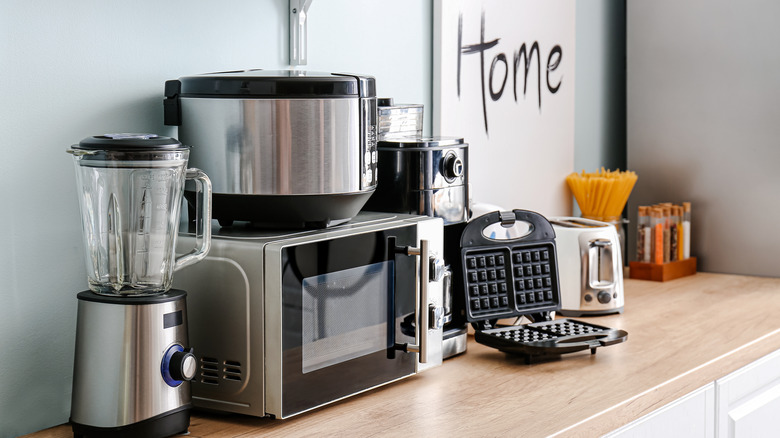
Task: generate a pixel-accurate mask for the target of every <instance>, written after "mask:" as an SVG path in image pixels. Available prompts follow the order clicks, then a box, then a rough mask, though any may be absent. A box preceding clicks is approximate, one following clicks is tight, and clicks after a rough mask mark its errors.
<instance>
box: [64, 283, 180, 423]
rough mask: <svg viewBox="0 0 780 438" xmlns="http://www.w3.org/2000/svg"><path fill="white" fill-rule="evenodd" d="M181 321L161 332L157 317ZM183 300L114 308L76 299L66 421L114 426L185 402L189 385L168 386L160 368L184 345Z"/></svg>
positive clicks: (159, 321)
mask: <svg viewBox="0 0 780 438" xmlns="http://www.w3.org/2000/svg"><path fill="white" fill-rule="evenodd" d="M177 311H181V312H182V315H183V320H184V323H183V324H181V325H178V326H175V327H171V328H168V329H163V328H162V321H163V315H164V314H167V313H171V312H177ZM186 321H187V310H186V305H185V300H184V299H183V298H182V299H179V300H176V301H169V302H166V303H158V304H146V305H120V304H107V303H97V302H92V301H84V300H79V303H78V321H77V324H76V353H75V363H74V372H73V394H72V402H71V420H72V421H74V422H76V423H80V424H83V425H89V426H95V427H117V426H124V425H128V424H132V423H137V422H139V421H142V420H145V419H148V418H151V417H154V416H155V415H159V414H162V413H165V412H168V411H170V410H172V409H176V408H179V407H181V406H183V405H185V404H187V403H189V402H190V385H189V384H188V383H184V384H182V385H179V386H178V387H175V388H172V387H170V386H168V385H167V384H166V383H165V381H164V380H163V378H162V375H161V371H160V366H161V363H162V358H163V354H164V353H165V352H166V350H167V349H168V348H169V347H170V346H172V345H173V344H180V345H188V339H187V326H186Z"/></svg>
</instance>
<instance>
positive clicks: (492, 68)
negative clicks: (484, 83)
mask: <svg viewBox="0 0 780 438" xmlns="http://www.w3.org/2000/svg"><path fill="white" fill-rule="evenodd" d="M498 62H503V63H504V80H503V81H502V82H501V89H500V90H498V93H495V92H493V72H494V71H495V69H496V63H498ZM507 76H509V64H507V62H506V55H504V54H503V53H499V54H498V56H496V57H495V58H493V63H492V64H491V65H490V78H489V79H488V85H489V86H490V98H491V99H493V102H495V101H497V100H498V99H500V98H501V95H502V94H504V86H505V85H506V78H507Z"/></svg>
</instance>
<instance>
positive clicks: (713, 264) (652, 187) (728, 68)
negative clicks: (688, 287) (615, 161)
mask: <svg viewBox="0 0 780 438" xmlns="http://www.w3.org/2000/svg"><path fill="white" fill-rule="evenodd" d="M778 17H780V3H778V2H773V1H764V0H746V1H740V2H734V1H730V0H715V1H711V0H690V1H685V2H678V1H673V0H662V1H652V2H648V1H633V0H632V1H629V3H628V19H627V21H628V23H627V28H628V53H627V56H628V109H627V114H628V163H629V166H630V167H631V168H632V169H634V170H636V171H637V173H638V174H639V180H638V182H637V186H636V189H635V190H634V195H632V201H631V210H630V211H631V213H632V215H633V216H634V220H632V223H634V224H635V216H636V206H637V205H642V204H649V203H656V202H663V201H671V202H680V201H691V202H692V203H693V219H692V228H693V230H692V232H691V236H692V241H691V253H692V255H694V256H698V258H699V270H701V271H709V272H726V273H741V274H750V275H765V276H779V275H780V238H778V237H777V234H775V233H774V230H775V225H776V222H777V220H776V218H777V217H778V216H780V202H778V193H780V173H778V171H777V168H778V163H780V147H778V139H780V123H778V121H780V52H779V51H778V50H777V43H778V41H780V31H778V28H777V18H778ZM634 229H635V228H634ZM631 234H632V236H631V237H633V234H634V233H631ZM632 253H633V252H632ZM735 292H738V291H735Z"/></svg>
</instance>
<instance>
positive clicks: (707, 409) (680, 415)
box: [605, 383, 715, 438]
mask: <svg viewBox="0 0 780 438" xmlns="http://www.w3.org/2000/svg"><path fill="white" fill-rule="evenodd" d="M605 436H606V437H611V438H636V437H647V438H656V437H664V438H674V437H680V438H692V437H714V436H715V384H714V383H710V384H708V385H705V386H703V387H701V388H699V389H697V390H695V391H693V392H691V393H690V394H688V395H686V396H683V397H681V398H679V399H677V400H675V401H673V402H671V403H669V404H668V405H665V406H663V407H661V408H659V409H657V410H655V411H653V412H651V413H649V414H647V415H645V416H644V417H642V418H640V419H638V420H636V421H633V422H631V423H629V424H627V425H625V426H623V427H621V428H620V429H616V430H614V431H612V432H610V433H608V434H607V435H605Z"/></svg>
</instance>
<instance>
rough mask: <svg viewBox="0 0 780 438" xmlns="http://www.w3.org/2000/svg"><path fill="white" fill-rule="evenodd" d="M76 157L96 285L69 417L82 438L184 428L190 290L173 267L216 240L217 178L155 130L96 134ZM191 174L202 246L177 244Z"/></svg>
mask: <svg viewBox="0 0 780 438" xmlns="http://www.w3.org/2000/svg"><path fill="white" fill-rule="evenodd" d="M67 152H68V153H70V154H72V155H73V159H74V163H75V167H76V177H77V184H78V193H79V205H80V207H81V219H82V231H83V237H84V250H85V252H84V256H85V261H86V267H87V280H88V284H89V290H87V291H84V292H81V293H79V294H78V295H77V298H78V320H77V328H76V352H75V362H74V371H73V395H72V403H71V417H70V420H71V424H72V427H73V435H74V436H76V437H87V436H89V437H91V436H114V437H116V436H121V437H125V436H126V437H131V436H144V437H164V436H170V435H173V434H176V433H183V432H186V431H187V429H188V427H189V423H190V407H191V396H190V385H189V382H188V381H189V380H191V379H192V377H193V376H194V375H195V372H196V360H195V356H194V354H193V350H192V349H191V348H188V343H189V341H188V336H187V306H186V296H187V293H186V292H185V291H182V290H176V289H171V283H172V279H173V272H174V271H176V270H178V269H180V268H182V267H184V266H187V265H190V264H192V263H195V262H197V261H199V260H201V259H203V258H204V257H205V256H206V254H207V253H208V251H209V249H210V245H211V227H210V222H211V182H210V181H209V178H208V176H206V174H205V173H203V172H202V171H200V170H198V169H187V161H188V157H189V148H188V147H187V146H184V145H182V144H181V143H180V142H179V141H177V140H175V139H173V138H169V137H162V136H157V135H154V134H106V135H99V136H93V137H88V138H85V139H84V140H82V141H81V142H80V143H79V144H77V145H73V146H72V147H71V149H69V150H68V151H67ZM185 180H194V181H195V183H196V187H197V193H198V198H199V199H198V203H199V207H200V208H198V209H197V217H196V222H197V223H199V224H200V225H201V228H202V230H203V231H202V237H201V238H200V241H199V242H197V243H199V244H200V245H199V247H198V248H196V249H194V250H192V251H191V252H190V253H188V254H185V255H183V256H179V257H176V255H175V253H174V248H175V246H176V236H177V234H178V227H179V211H180V208H181V199H182V194H183V191H184V182H185Z"/></svg>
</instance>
